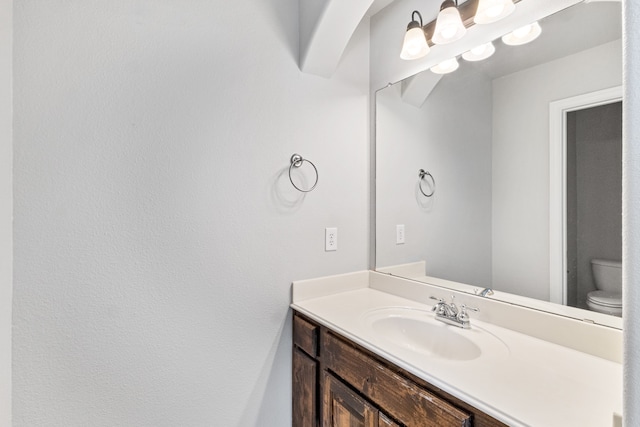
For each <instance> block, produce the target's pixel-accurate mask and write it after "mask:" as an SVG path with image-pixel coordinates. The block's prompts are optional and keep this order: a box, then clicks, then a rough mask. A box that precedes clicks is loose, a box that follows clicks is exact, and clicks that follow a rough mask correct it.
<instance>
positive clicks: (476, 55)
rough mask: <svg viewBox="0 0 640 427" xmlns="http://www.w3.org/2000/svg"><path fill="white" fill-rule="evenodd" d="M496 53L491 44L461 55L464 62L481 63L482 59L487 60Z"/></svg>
mask: <svg viewBox="0 0 640 427" xmlns="http://www.w3.org/2000/svg"><path fill="white" fill-rule="evenodd" d="M495 51H496V48H495V46H494V45H493V43H491V42H489V43H485V44H481V45H480V46H476V47H474V48H473V49H471V50H470V51H468V52H465V53H463V54H462V57H463V58H464V59H465V60H466V61H482V60H483V59H487V58H488V57H490V56H491V55H493V53H494V52H495Z"/></svg>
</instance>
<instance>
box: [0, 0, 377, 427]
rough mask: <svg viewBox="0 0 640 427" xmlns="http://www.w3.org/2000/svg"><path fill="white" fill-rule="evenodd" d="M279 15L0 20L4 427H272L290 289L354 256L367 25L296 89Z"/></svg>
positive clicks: (150, 13)
mask: <svg viewBox="0 0 640 427" xmlns="http://www.w3.org/2000/svg"><path fill="white" fill-rule="evenodd" d="M297 5H298V2H297V1H295V0H268V1H262V2H255V1H249V0H238V1H232V2H219V1H218V2H210V1H198V0H185V1H180V2H176V1H168V0H161V1H157V0H136V1H130V0H111V1H108V2H105V1H98V0H90V1H70V0H54V1H47V2H42V1H35V0H27V1H20V2H16V3H15V15H14V23H15V63H14V65H15V68H14V69H15V86H14V89H15V97H14V104H15V105H14V108H15V121H14V123H15V175H14V177H15V226H14V232H15V249H14V250H15V283H14V292H15V299H14V317H13V346H14V365H13V373H14V391H13V399H14V402H13V408H14V426H15V427H21V426H29V427H34V426H67V427H73V426H82V427H85V426H92V427H99V426H136V427H141V426H154V427H160V426H171V427H174V426H185V427H186V426H194V427H195V426H197V427H201V426H238V427H245V426H260V427H263V426H273V427H282V426H286V425H290V424H291V409H290V408H291V391H290V390H291V386H290V380H291V375H290V362H291V360H290V353H291V337H290V320H289V309H288V305H289V303H290V284H291V282H292V281H293V280H298V279H306V278H312V277H318V276H323V275H328V274H335V273H343V272H349V271H354V270H362V269H366V268H367V267H368V258H367V254H368V246H369V242H368V238H367V237H368V231H369V224H368V222H367V219H366V218H367V217H368V215H367V214H368V174H369V165H368V159H369V135H368V105H369V104H368V90H369V84H368V79H367V77H366V76H367V75H368V56H369V46H368V23H367V22H366V21H365V22H363V25H362V26H361V27H360V28H359V29H358V31H357V32H356V34H355V35H354V36H353V38H352V40H351V44H350V46H349V48H348V50H347V52H346V54H345V56H344V58H343V60H342V63H341V65H340V67H339V69H338V71H337V73H336V75H335V76H334V77H333V78H332V79H331V80H327V79H323V78H319V77H314V76H311V75H305V74H302V73H301V72H300V71H299V69H298V66H297V52H298V45H297V40H298V6H297ZM294 152H299V153H301V154H302V155H304V156H306V157H308V158H309V159H311V160H312V161H314V162H315V164H316V166H317V167H318V169H319V172H320V182H319V184H318V187H317V189H316V190H315V191H313V192H312V193H309V194H308V195H306V196H301V194H300V193H298V192H296V191H295V190H293V188H292V187H291V184H290V183H289V181H288V178H287V176H286V169H287V167H288V161H289V157H290V156H291V154H293V153H294ZM2 170H4V169H2ZM308 179H310V178H308ZM329 226H335V227H338V230H339V250H338V251H337V252H324V228H325V227H329Z"/></svg>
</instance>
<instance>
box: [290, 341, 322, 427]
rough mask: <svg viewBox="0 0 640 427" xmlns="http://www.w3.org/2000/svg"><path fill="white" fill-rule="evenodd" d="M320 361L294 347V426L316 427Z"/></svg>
mask: <svg viewBox="0 0 640 427" xmlns="http://www.w3.org/2000/svg"><path fill="white" fill-rule="evenodd" d="M317 365H318V362H316V361H315V360H313V359H312V358H310V357H309V356H307V355H306V354H304V353H303V352H302V351H300V349H298V348H297V347H294V349H293V427H316V424H317V422H316V420H317V416H316V390H317V387H316V384H317V381H316V379H317V377H318V368H317Z"/></svg>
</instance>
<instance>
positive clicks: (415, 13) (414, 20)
mask: <svg viewBox="0 0 640 427" xmlns="http://www.w3.org/2000/svg"><path fill="white" fill-rule="evenodd" d="M415 15H418V18H419V19H420V21H417V20H416V18H415ZM411 21H412V22H419V23H420V28H423V27H424V25H423V24H422V15H421V14H420V12H418V11H417V10H414V11H413V12H411Z"/></svg>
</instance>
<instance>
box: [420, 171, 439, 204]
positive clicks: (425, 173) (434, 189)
mask: <svg viewBox="0 0 640 427" xmlns="http://www.w3.org/2000/svg"><path fill="white" fill-rule="evenodd" d="M426 176H428V177H429V178H431V182H433V185H432V186H431V193H429V194H427V193H425V192H424V189H423V188H422V181H424V180H425V177H426ZM418 177H419V178H420V181H419V183H418V186H419V187H420V192H421V193H422V194H424V195H425V196H426V197H431V196H433V193H435V192H436V179H435V178H434V177H433V175H431V174H430V173H429V172H427V171H425V170H424V169H420V170H419V171H418Z"/></svg>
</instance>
